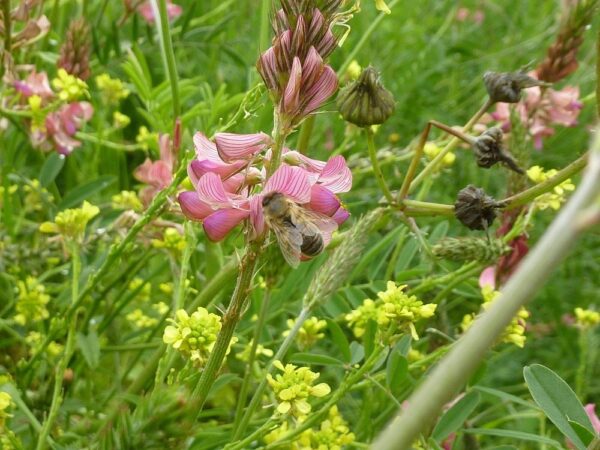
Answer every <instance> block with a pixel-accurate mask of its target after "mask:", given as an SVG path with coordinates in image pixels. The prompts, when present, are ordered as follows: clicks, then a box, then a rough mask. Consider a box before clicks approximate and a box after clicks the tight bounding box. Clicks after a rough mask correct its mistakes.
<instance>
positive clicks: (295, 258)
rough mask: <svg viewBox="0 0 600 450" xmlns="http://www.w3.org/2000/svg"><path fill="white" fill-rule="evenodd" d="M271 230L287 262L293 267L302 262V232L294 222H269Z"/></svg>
mask: <svg viewBox="0 0 600 450" xmlns="http://www.w3.org/2000/svg"><path fill="white" fill-rule="evenodd" d="M269 226H270V228H271V230H273V232H274V233H275V237H276V238H277V242H278V243H279V248H280V249H281V254H282V255H283V257H284V258H285V260H286V261H287V263H288V264H289V265H290V266H292V267H293V268H296V267H298V264H300V255H301V253H302V252H301V251H300V249H301V247H302V241H303V240H304V239H303V238H302V233H301V232H300V230H298V229H297V228H296V227H295V226H294V225H293V224H291V223H286V222H275V221H273V222H271V223H269Z"/></svg>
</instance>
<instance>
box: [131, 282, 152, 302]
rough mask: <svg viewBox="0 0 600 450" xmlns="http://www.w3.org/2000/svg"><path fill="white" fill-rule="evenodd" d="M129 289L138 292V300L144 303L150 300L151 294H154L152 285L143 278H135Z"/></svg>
mask: <svg viewBox="0 0 600 450" xmlns="http://www.w3.org/2000/svg"><path fill="white" fill-rule="evenodd" d="M127 289H128V290H129V291H131V292H133V291H137V292H136V294H135V295H136V300H138V301H140V302H142V303H144V302H147V301H148V300H150V294H151V293H152V285H151V284H150V283H147V282H146V281H144V280H143V279H142V278H139V277H135V278H134V279H133V280H131V281H130V282H129V285H128V286H127Z"/></svg>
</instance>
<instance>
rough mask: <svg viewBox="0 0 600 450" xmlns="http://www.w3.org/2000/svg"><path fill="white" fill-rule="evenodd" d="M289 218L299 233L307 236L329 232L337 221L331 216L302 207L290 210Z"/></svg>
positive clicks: (331, 231) (335, 228) (335, 226)
mask: <svg viewBox="0 0 600 450" xmlns="http://www.w3.org/2000/svg"><path fill="white" fill-rule="evenodd" d="M291 219H292V222H294V225H295V226H296V228H297V229H298V230H300V233H301V234H305V235H307V236H314V235H315V234H324V233H326V234H331V233H333V232H334V231H335V230H337V228H338V224H337V222H336V221H335V220H333V219H332V218H331V217H329V216H326V215H325V214H321V213H318V212H315V211H311V210H310V209H305V208H302V207H297V208H294V209H293V210H292V214H291Z"/></svg>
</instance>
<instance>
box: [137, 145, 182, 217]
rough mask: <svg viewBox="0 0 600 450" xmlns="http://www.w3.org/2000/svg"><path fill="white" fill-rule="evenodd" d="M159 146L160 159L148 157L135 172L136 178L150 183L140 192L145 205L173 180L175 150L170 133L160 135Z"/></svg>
mask: <svg viewBox="0 0 600 450" xmlns="http://www.w3.org/2000/svg"><path fill="white" fill-rule="evenodd" d="M158 148H159V150H160V159H158V160H157V161H152V160H151V159H150V158H146V160H145V161H144V162H143V163H142V164H141V165H140V166H138V167H137V169H135V171H134V172H133V176H134V177H135V179H136V180H138V181H141V182H142V183H145V184H147V185H148V186H146V187H144V188H143V189H142V191H141V192H140V198H141V199H142V202H143V203H144V205H149V204H150V202H151V201H152V199H153V198H154V196H155V195H156V194H158V193H159V192H160V191H162V190H163V189H165V188H166V187H167V186H169V185H170V184H171V182H172V181H173V152H172V151H171V139H170V138H169V135H168V134H161V135H160V136H159V137H158Z"/></svg>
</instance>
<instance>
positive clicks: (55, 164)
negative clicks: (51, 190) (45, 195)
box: [39, 152, 65, 187]
mask: <svg viewBox="0 0 600 450" xmlns="http://www.w3.org/2000/svg"><path fill="white" fill-rule="evenodd" d="M64 165H65V157H64V156H63V155H59V154H58V153H56V152H52V153H51V154H50V156H48V158H46V161H44V165H43V166H42V168H41V169H40V175H39V179H40V184H41V185H42V187H47V186H48V185H50V183H52V182H53V181H54V179H55V178H56V176H57V175H58V174H59V173H60V170H61V169H62V168H63V166H64Z"/></svg>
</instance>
